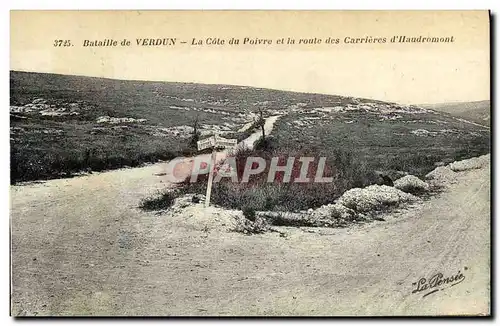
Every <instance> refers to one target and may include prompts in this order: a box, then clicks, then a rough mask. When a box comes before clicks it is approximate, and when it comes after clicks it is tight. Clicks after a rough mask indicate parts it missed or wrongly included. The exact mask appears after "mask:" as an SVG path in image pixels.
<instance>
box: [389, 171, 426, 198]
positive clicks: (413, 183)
mask: <svg viewBox="0 0 500 326" xmlns="http://www.w3.org/2000/svg"><path fill="white" fill-rule="evenodd" d="M394 188H396V189H399V190H401V191H404V192H407V193H410V194H415V193H419V192H420V193H421V192H424V191H429V188H430V186H429V184H428V183H427V182H425V181H422V180H420V179H419V178H418V177H416V176H414V175H406V176H404V177H402V178H399V179H397V180H396V181H394Z"/></svg>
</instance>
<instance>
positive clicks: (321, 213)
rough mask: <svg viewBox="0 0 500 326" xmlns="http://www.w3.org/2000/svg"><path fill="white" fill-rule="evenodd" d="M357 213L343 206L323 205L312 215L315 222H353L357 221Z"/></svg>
mask: <svg viewBox="0 0 500 326" xmlns="http://www.w3.org/2000/svg"><path fill="white" fill-rule="evenodd" d="M356 215H357V214H356V212H355V211H354V210H352V209H350V208H348V207H345V206H344V205H341V204H328V205H323V206H321V207H319V208H317V209H316V210H314V211H313V212H312V213H311V219H312V220H313V221H320V220H344V221H346V220H347V221H352V220H354V219H356Z"/></svg>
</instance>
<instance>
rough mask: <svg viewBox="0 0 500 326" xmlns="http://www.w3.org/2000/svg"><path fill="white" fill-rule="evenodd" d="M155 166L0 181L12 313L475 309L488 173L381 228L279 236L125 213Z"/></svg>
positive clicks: (485, 269) (485, 282)
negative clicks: (439, 280)
mask: <svg viewBox="0 0 500 326" xmlns="http://www.w3.org/2000/svg"><path fill="white" fill-rule="evenodd" d="M162 170H163V166H162V164H156V165H151V166H147V167H143V168H136V169H122V170H116V171H111V172H106V173H100V174H93V175H88V176H82V177H78V178H73V179H61V180H51V181H48V182H44V183H39V184H31V185H24V186H12V187H11V204H12V207H11V229H12V314H13V315H15V316H23V315H39V316H41V315H408V314H417V315H429V314H430V315H434V314H488V313H489V275H490V271H489V268H490V254H489V253H490V251H489V250H490V174H489V173H490V172H489V167H488V168H482V169H478V170H471V171H465V172H459V173H457V174H456V175H457V178H456V180H455V182H454V183H452V184H450V185H449V187H448V189H447V190H446V191H445V192H443V193H441V194H440V195H438V196H437V197H434V198H432V199H430V200H428V201H425V202H424V203H423V204H419V205H417V206H414V207H412V208H410V209H407V210H401V211H399V212H392V213H390V214H389V215H387V216H385V217H384V218H385V219H386V221H380V222H373V223H368V224H364V225H355V226H352V227H349V228H345V229H326V228H309V229H308V228H300V229H297V228H282V229H281V231H284V232H285V234H286V236H285V237H283V236H280V235H279V234H278V233H268V234H264V235H255V236H246V235H242V234H239V233H233V232H228V230H227V228H226V227H225V223H224V221H223V220H222V221H214V222H213V223H212V222H210V221H208V222H207V221H206V220H205V221H198V220H196V219H195V218H194V217H193V216H186V217H185V220H184V221H179V220H174V219H168V218H167V215H157V214H155V213H147V212H143V211H141V210H139V209H138V208H137V206H138V203H139V200H140V199H141V198H143V197H145V196H146V195H147V194H150V193H152V192H154V191H155V190H157V189H161V188H162V187H165V186H166V182H165V180H164V177H159V176H155V174H158V173H159V172H161V171H162ZM458 271H461V272H462V273H463V274H464V276H465V280H464V281H463V282H462V283H460V284H458V285H456V286H453V287H450V288H446V289H444V290H442V291H438V292H436V293H433V294H431V295H429V296H426V297H423V296H422V293H419V294H412V290H413V289H414V288H415V286H414V285H412V283H413V282H417V281H418V279H419V278H420V277H430V276H431V275H433V274H435V273H437V272H442V273H443V274H444V275H445V276H451V275H455V274H456V273H457V272H458ZM424 293H425V292H424Z"/></svg>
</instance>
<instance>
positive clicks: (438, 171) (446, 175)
mask: <svg viewBox="0 0 500 326" xmlns="http://www.w3.org/2000/svg"><path fill="white" fill-rule="evenodd" d="M455 177H456V176H455V172H453V171H452V170H451V169H450V168H449V167H448V166H438V167H437V168H435V169H434V170H432V171H431V172H429V173H427V175H426V176H425V178H426V179H428V180H432V181H434V183H437V184H443V183H445V182H446V180H448V181H452V180H453V179H455Z"/></svg>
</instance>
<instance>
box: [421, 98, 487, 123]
mask: <svg viewBox="0 0 500 326" xmlns="http://www.w3.org/2000/svg"><path fill="white" fill-rule="evenodd" d="M423 107H427V108H429V109H433V110H436V111H442V112H446V113H449V114H451V115H454V116H456V117H459V118H462V119H466V120H470V121H473V122H476V123H479V124H482V125H484V126H490V123H491V103H490V101H475V102H459V103H439V104H426V105H423Z"/></svg>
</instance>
